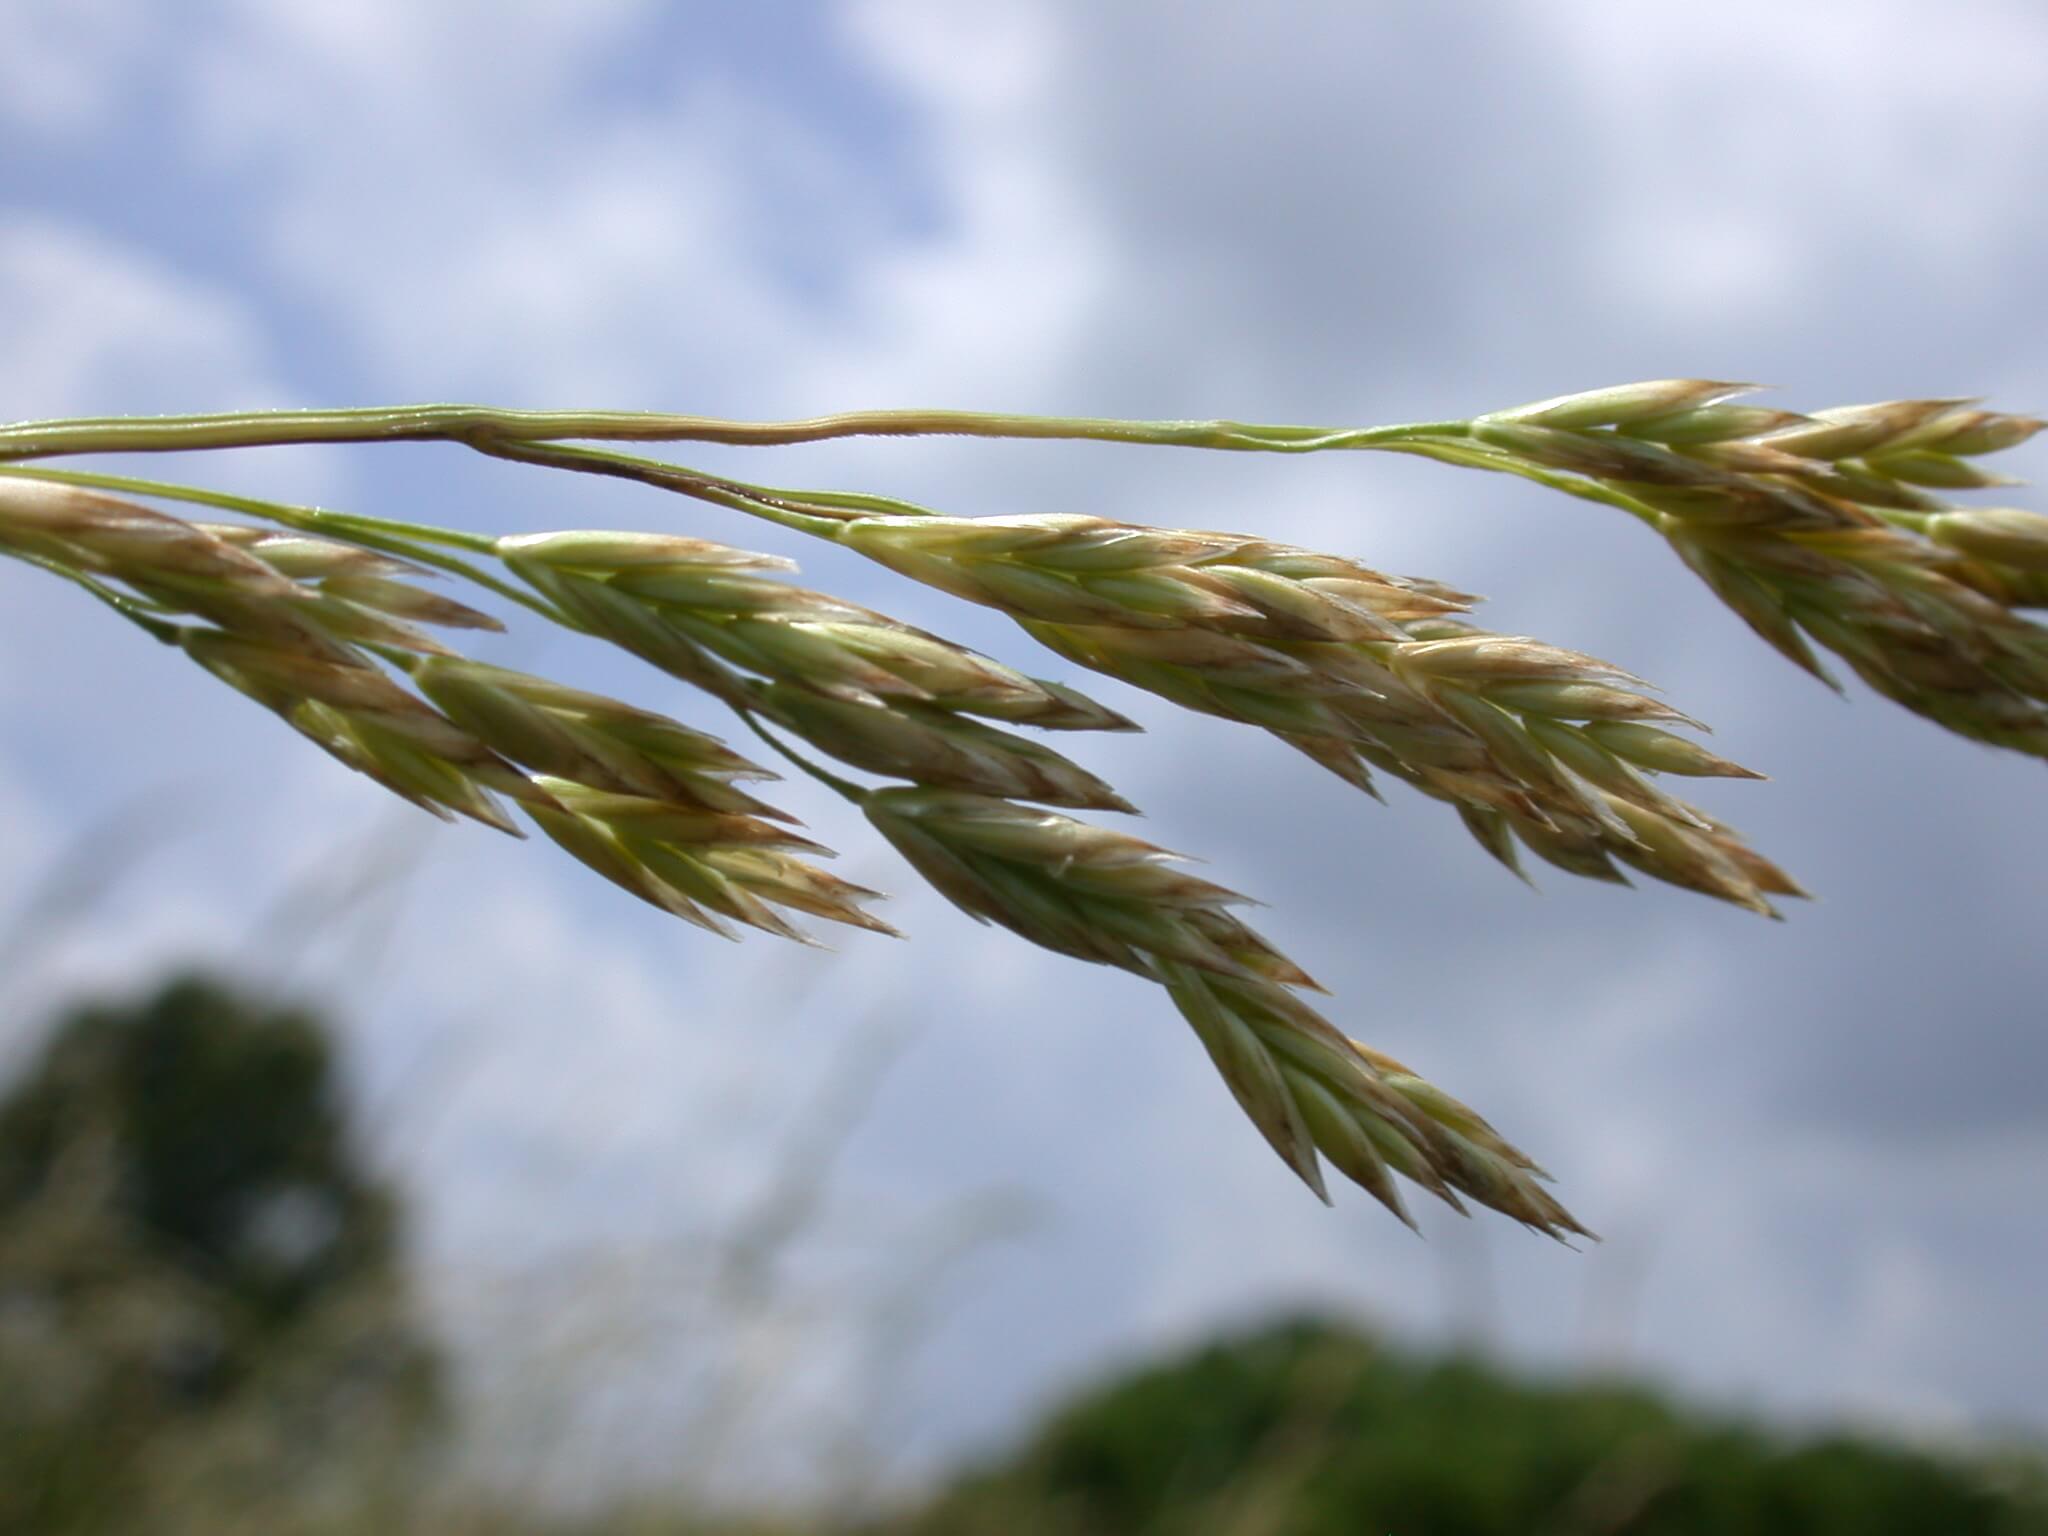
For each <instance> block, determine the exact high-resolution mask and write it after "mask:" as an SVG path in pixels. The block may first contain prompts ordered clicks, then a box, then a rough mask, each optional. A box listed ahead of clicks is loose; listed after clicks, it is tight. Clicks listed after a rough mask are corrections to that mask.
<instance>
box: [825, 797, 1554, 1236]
mask: <svg viewBox="0 0 2048 1536" xmlns="http://www.w3.org/2000/svg"><path fill="white" fill-rule="evenodd" d="M863 808H864V809H865V811H866V812H867V816H868V819H869V820H870V821H871V822H872V823H873V824H874V825H875V827H876V828H877V830H879V831H880V832H881V833H882V835H883V836H884V837H886V838H887V839H888V840H889V841H890V842H891V843H892V844H894V845H895V846H896V848H897V849H898V851H899V852H901V853H902V854H903V856H904V857H905V858H906V859H908V860H909V861H910V863H911V864H912V866H913V867H914V868H916V869H917V870H918V872H919V873H920V874H922V875H923V876H924V877H925V878H926V879H927V880H928V881H930V882H931V884H932V885H934V886H935V887H937V888H938V890H939V891H940V892H941V893H942V894H944V895H945V896H946V897H947V899H949V900H950V901H952V902H953V903H954V904H955V905H956V906H958V907H960V908H961V909H962V910H964V911H966V912H967V913H968V914H969V915H971V916H973V917H975V918H977V919H979V920H981V921H984V922H993V923H998V924H1000V925H1002V926H1003V927H1006V928H1008V929H1010V930H1011V931H1012V932H1014V933H1017V934H1020V935H1021V936H1023V937H1024V938H1027V939H1029V940H1031V942H1033V943H1034V944H1038V945H1041V946H1042V947H1044V948H1047V949H1051V950H1054V951H1056V952H1058V953H1060V954H1065V955H1071V956H1073V957H1074V958H1076V959H1081V960H1089V961H1093V962H1095V963H1097V964H1101V965H1113V966H1116V967H1119V968H1120V969H1123V970H1127V971H1130V972H1132V973H1134V974H1136V975H1139V976H1144V977H1146V978H1148V979H1149V980H1152V981H1155V982H1157V983H1159V984H1160V985H1161V986H1163V987H1165V988H1166V990H1167V993H1168V995H1169V996H1171V997H1172V999H1173V1001H1174V1004H1175V1006H1176V1007H1178V1008H1179V1010H1180V1012H1181V1015H1182V1017H1183V1018H1185V1019H1186V1020H1187V1021H1188V1023H1189V1025H1190V1026H1191V1027H1192V1028H1193V1029H1194V1031H1195V1033H1196V1035H1197V1036H1198V1037H1199V1038H1200V1039H1201V1041H1202V1043H1203V1046H1204V1047H1205V1048H1206V1049H1207V1050H1208V1052H1209V1055H1210V1059H1211V1060H1212V1062H1214V1064H1215V1066H1216V1068H1217V1071H1218V1072H1219V1073H1220V1074H1221V1076H1222V1077H1223V1080H1224V1082H1225V1084H1226V1085H1227V1086H1228V1087H1229V1088H1230V1091H1231V1093H1232V1095H1233V1097H1235V1098H1236V1099H1237V1101H1238V1104H1239V1106H1240V1107H1241V1108H1243V1110H1244V1111H1245V1114H1246V1115H1247V1116H1248V1117H1249V1118H1250V1119H1251V1121H1252V1123H1253V1124H1254V1125H1256V1126H1257V1127H1258V1129H1259V1132H1260V1134H1261V1135H1263V1136H1264V1137H1265V1138H1266V1140H1267V1142H1268V1143H1269V1144H1270V1145H1271V1146H1272V1148H1273V1150H1274V1151H1275V1152H1276V1153H1278V1154H1279V1156H1280V1158H1281V1160H1282V1161H1284V1162H1285V1163H1286V1164H1287V1165H1288V1166H1289V1167H1290V1168H1292V1169H1293V1170H1294V1171H1295V1173H1296V1174H1297V1175H1298V1176H1299V1177H1300V1178H1301V1179H1302V1181H1303V1182H1304V1183H1306V1184H1307V1185H1308V1186H1309V1187H1310V1188H1311V1189H1313V1190H1314V1191H1315V1192H1316V1193H1317V1194H1318V1195H1319V1196H1321V1197H1322V1198H1324V1199H1328V1198H1329V1196H1328V1191H1327V1188H1326V1187H1325V1184H1324V1181H1323V1174H1322V1167H1321V1161H1320V1158H1321V1157H1328V1158H1329V1160H1330V1162H1331V1163H1332V1164H1333V1165H1334V1166H1336V1167H1337V1168H1338V1169H1339V1171H1341V1172H1342V1173H1344V1174H1345V1175H1346V1176H1347V1177H1348V1178H1350V1179H1352V1180H1353V1182H1355V1183H1357V1184H1359V1185H1360V1186H1361V1187H1362V1188H1364V1189H1365V1190H1366V1191H1367V1192H1368V1193H1370V1194H1371V1195H1372V1196H1373V1197H1374V1198H1375V1199H1377V1200H1379V1201H1380V1202H1381V1203H1382V1204H1384V1205H1386V1206H1387V1207H1388V1209H1390V1210H1391V1211H1393V1212H1394V1213H1395V1214H1396V1215H1397V1216H1399V1217H1400V1218H1401V1219H1402V1220H1403V1221H1410V1217H1409V1215H1408V1212H1407V1210H1406V1208H1405V1207H1404V1205H1403V1204H1402V1201H1401V1197H1400V1194H1399V1192H1398V1190H1397V1188H1396V1186H1395V1184H1394V1181H1393V1177H1392V1175H1393V1174H1396V1173H1398V1174H1400V1175H1402V1176H1403V1177H1406V1178H1408V1179H1411V1180H1413V1181H1414V1182H1416V1183H1418V1184H1420V1185H1421V1186H1422V1187H1423V1188H1425V1189H1427V1190H1429V1191H1430V1192H1431V1193H1432V1194H1435V1195H1438V1196H1439V1197H1441V1198H1443V1199H1445V1200H1447V1201H1449V1202H1450V1203H1451V1204H1452V1205H1454V1206H1455V1205H1457V1204H1458V1199H1457V1197H1458V1195H1459V1194H1464V1195H1466V1196H1469V1197H1470V1198H1472V1199H1474V1200H1477V1201H1478V1202H1480V1203H1481V1204H1483V1205H1488V1206H1491V1207H1493V1208H1494V1209H1496V1210H1501V1211H1505V1212H1506V1213H1507V1214H1509V1215H1511V1216H1513V1217H1515V1218H1516V1219H1517V1220H1519V1221H1523V1222H1526V1223H1527V1224H1529V1225H1531V1226H1533V1227H1536V1228H1537V1229H1539V1230H1541V1231H1545V1232H1549V1233H1551V1234H1552V1235H1560V1234H1564V1233H1578V1232H1583V1231H1584V1229H1583V1228H1582V1227H1580V1226H1579V1225H1578V1223H1577V1222H1575V1221H1574V1220H1573V1219H1572V1217H1571V1216H1570V1215H1569V1213H1567V1212H1566V1211H1565V1210H1564V1208H1563V1207H1562V1206H1560V1205H1559V1204H1558V1203H1557V1202H1556V1201H1555V1200H1553V1199H1551V1198H1550V1197H1549V1196H1548V1195H1547V1194H1545V1193H1544V1192H1543V1191H1542V1190H1541V1189H1540V1188H1539V1187H1538V1186H1537V1184H1536V1183H1535V1182H1534V1176H1535V1170H1534V1165H1533V1164H1532V1163H1530V1162H1529V1160H1528V1159H1527V1158H1525V1157H1523V1156H1522V1155H1521V1154H1520V1153H1518V1152H1516V1151H1515V1150H1514V1149H1513V1148H1512V1147H1510V1146H1509V1145H1508V1144H1507V1143H1506V1142H1505V1141H1502V1140H1501V1139H1500V1138H1499V1137H1498V1136H1497V1135H1496V1134H1495V1133H1494V1132H1493V1131H1492V1129H1491V1128H1490V1127H1488V1126H1487V1125H1486V1123H1485V1122H1484V1121H1483V1120H1481V1119H1479V1117H1478V1116H1477V1115H1474V1114H1473V1113H1472V1112H1471V1111H1469V1110H1467V1109H1465V1108H1464V1107H1463V1106H1462V1105H1458V1104H1457V1102H1456V1101H1455V1100H1453V1099H1450V1098H1449V1097H1448V1096H1447V1095H1443V1094H1441V1093H1440V1092H1438V1091H1437V1090H1435V1089H1433V1088H1431V1087H1429V1085H1427V1084H1423V1083H1421V1081H1420V1080H1419V1079H1415V1078H1413V1076H1412V1074H1407V1073H1406V1069H1405V1068H1403V1069H1401V1071H1402V1073H1403V1074H1404V1076H1403V1078H1402V1080H1401V1081H1400V1082H1398V1083H1397V1082H1394V1081H1391V1080H1389V1079H1388V1078H1387V1077H1386V1075H1385V1073H1384V1072H1383V1071H1382V1069H1381V1068H1380V1067H1379V1066H1378V1065H1377V1064H1376V1063H1375V1060H1374V1059H1373V1058H1372V1057H1371V1056H1370V1055H1369V1054H1368V1053H1366V1052H1365V1051H1363V1050H1362V1049H1361V1048H1360V1047H1358V1046H1357V1045H1356V1044H1355V1043H1354V1042H1353V1041H1351V1040H1349V1039H1348V1038H1346V1037H1345V1036H1344V1035H1343V1034H1342V1033H1341V1032H1340V1031H1338V1030H1337V1029H1336V1028H1335V1027H1334V1026H1332V1025H1331V1024H1330V1023H1329V1022H1328V1021H1327V1020H1326V1019H1324V1018H1323V1017H1322V1015H1321V1014H1319V1013H1317V1012H1316V1011H1315V1010H1314V1009H1313V1008H1311V1007H1309V1006H1308V1005H1307V1004H1306V1003H1304V1002H1303V1001H1301V999H1300V998H1299V997H1298V996H1296V995H1295V992H1294V991H1292V990H1290V989H1295V988H1302V987H1307V986H1312V985H1313V983H1311V982H1310V981H1309V978H1308V977H1307V976H1306V975H1305V974H1304V973H1303V972H1302V971H1301V970H1300V969H1299V967H1297V966H1295V965H1294V964H1293V963H1292V962H1290V961H1288V960H1287V959H1286V958H1285V957H1284V956H1283V955H1281V954H1279V952H1277V951H1276V950H1274V949H1273V948H1272V946H1271V945H1269V944H1268V943H1267V942H1266V941H1265V940H1264V939H1263V938H1261V937H1260V936H1259V935H1258V934H1256V933H1254V932H1253V931H1252V930H1251V929H1250V928H1249V927H1247V926H1246V925H1245V924H1244V923H1243V922H1241V921H1240V920H1239V919H1238V918H1237V917H1236V916H1235V915H1234V913H1233V912H1232V911H1231V908H1232V907H1234V906H1235V905H1237V904H1239V903H1240V902H1241V901H1242V900H1243V898H1242V897H1239V896H1237V895H1235V894H1234V893H1232V892H1230V891H1227V890H1225V889H1223V888H1222V887H1220V886H1217V885H1214V884H1211V883H1210V882H1209V881H1207V880H1203V879H1201V878H1199V877H1197V876H1194V875H1190V874H1188V873H1187V872H1186V871H1185V870H1183V869H1181V868H1179V867H1178V864H1177V862H1176V860H1175V858H1174V856H1173V855H1171V854H1169V853H1167V852H1165V851H1164V850H1162V849H1160V848H1157V847H1154V846H1153V845H1151V844H1149V843H1145V842H1141V841H1140V840H1138V839H1137V838H1134V837H1130V836H1128V835H1126V834H1124V833H1120V832H1116V831H1113V830H1110V829H1108V828H1104V827H1097V826H1092V825H1090V824H1088V823H1086V822H1081V821H1076V820H1074V819H1072V818H1070V817H1066V816H1061V815H1058V814H1057V813H1055V812H1051V811H1042V810H1037V809H1034V808H1031V807H1026V806H1019V805H1014V804H1011V803H1009V802H1007V801H1003V800H997V799H990V798H988V797H984V796H977V795H962V794H948V793H940V792H934V791H930V790H921V789H883V790H878V791H875V792H873V793H871V794H869V795H868V796H866V798H865V801H864V807H863ZM1411 1224H1412V1223H1411Z"/></svg>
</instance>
